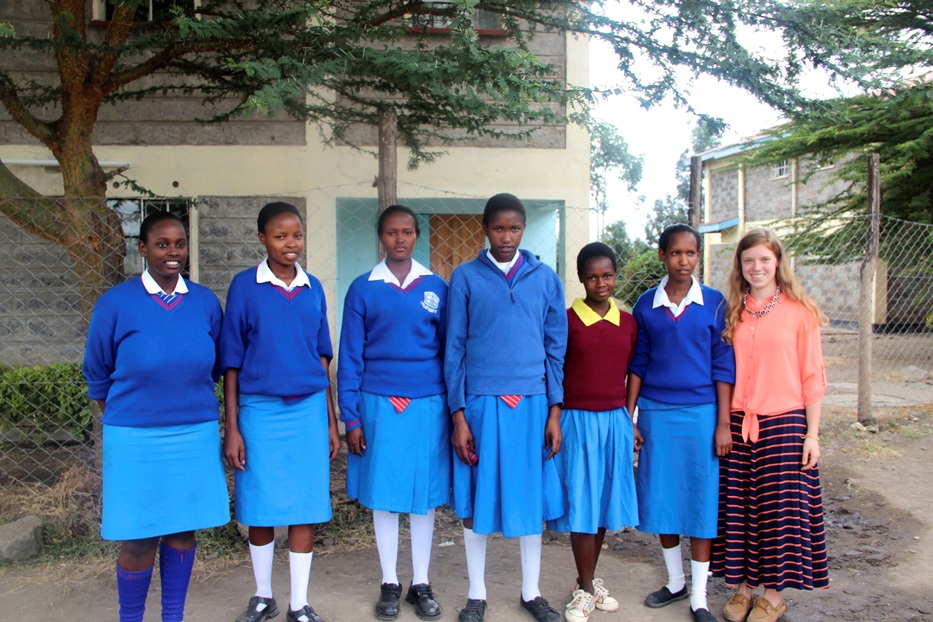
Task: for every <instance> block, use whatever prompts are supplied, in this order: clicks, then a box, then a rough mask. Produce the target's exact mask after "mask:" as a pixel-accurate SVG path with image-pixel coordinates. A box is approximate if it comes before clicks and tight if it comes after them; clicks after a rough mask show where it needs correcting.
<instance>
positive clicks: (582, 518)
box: [547, 408, 638, 533]
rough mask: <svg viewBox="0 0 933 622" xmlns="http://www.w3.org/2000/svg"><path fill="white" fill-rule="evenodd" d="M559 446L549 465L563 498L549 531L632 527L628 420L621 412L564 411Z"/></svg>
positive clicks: (632, 447) (632, 481)
mask: <svg viewBox="0 0 933 622" xmlns="http://www.w3.org/2000/svg"><path fill="white" fill-rule="evenodd" d="M560 427H561V431H562V433H563V439H564V440H563V442H562V443H561V446H560V452H559V453H558V454H557V455H556V456H554V464H555V466H556V467H557V473H558V475H559V476H560V479H561V483H562V484H563V487H564V490H565V492H566V495H567V505H566V511H565V512H564V514H563V516H561V517H560V518H557V519H555V520H550V521H548V523H547V527H548V529H550V530H552V531H572V532H574V533H596V532H597V530H598V529H599V528H603V529H621V528H622V527H624V526H633V525H636V524H638V501H637V499H636V495H635V473H634V472H633V467H632V458H633V454H634V452H635V442H634V436H633V434H632V420H631V419H630V418H629V415H628V411H627V410H626V409H625V408H619V409H616V410H606V411H600V412H594V411H590V410H576V409H567V410H564V411H563V412H562V413H561V415H560Z"/></svg>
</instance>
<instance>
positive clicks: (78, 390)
mask: <svg viewBox="0 0 933 622" xmlns="http://www.w3.org/2000/svg"><path fill="white" fill-rule="evenodd" d="M90 424H91V409H90V402H89V400H88V398H87V387H86V384H85V381H84V377H83V376H82V375H81V366H80V365H79V364H78V363H54V364H51V365H42V366H36V367H11V366H7V365H0V431H8V430H11V429H13V428H15V429H16V430H17V431H18V432H19V433H21V434H23V435H25V437H26V440H27V442H36V443H40V442H43V441H46V440H48V439H49V437H50V436H51V435H52V434H54V433H56V432H59V431H65V432H67V433H68V434H70V435H72V436H76V437H80V436H81V435H82V434H83V433H84V432H85V430H87V428H88V427H89V426H90Z"/></svg>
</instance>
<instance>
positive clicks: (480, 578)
mask: <svg viewBox="0 0 933 622" xmlns="http://www.w3.org/2000/svg"><path fill="white" fill-rule="evenodd" d="M463 548H464V549H466V559H467V573H468V574H469V575H470V591H469V593H468V594H467V598H472V599H476V600H486V535H485V534H479V533H473V530H472V529H467V528H466V527H464V528H463Z"/></svg>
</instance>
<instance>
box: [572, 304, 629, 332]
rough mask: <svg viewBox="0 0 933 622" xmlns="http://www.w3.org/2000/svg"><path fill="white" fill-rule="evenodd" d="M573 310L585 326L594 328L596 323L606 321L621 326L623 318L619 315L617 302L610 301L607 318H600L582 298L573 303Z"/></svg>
mask: <svg viewBox="0 0 933 622" xmlns="http://www.w3.org/2000/svg"><path fill="white" fill-rule="evenodd" d="M570 308H571V309H573V311H574V313H576V314H577V317H578V318H580V321H581V322H583V325H584V326H592V325H593V324H595V323H596V322H601V321H602V320H606V321H607V322H609V323H610V324H613V325H615V326H619V324H620V322H621V318H622V314H621V313H619V308H618V307H617V306H616V303H615V301H614V300H613V299H612V298H610V299H609V311H608V312H606V317H599V314H598V313H596V312H595V311H593V310H592V309H590V307H589V306H588V305H587V304H586V303H585V302H583V299H582V298H577V299H576V300H574V301H573V304H572V305H571V306H570Z"/></svg>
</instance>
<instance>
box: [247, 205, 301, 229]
mask: <svg viewBox="0 0 933 622" xmlns="http://www.w3.org/2000/svg"><path fill="white" fill-rule="evenodd" d="M282 214H294V215H295V216H297V217H298V220H299V221H301V223H302V224H304V219H303V218H302V217H301V212H299V211H298V208H297V207H295V206H294V205H292V204H291V203H286V202H285V201H273V202H272V203H266V204H265V205H263V207H262V209H261V210H259V217H258V218H257V219H256V226H257V227H258V228H259V233H265V232H266V225H268V224H269V221H270V220H272V219H273V218H275V217H276V216H281V215H282Z"/></svg>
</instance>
